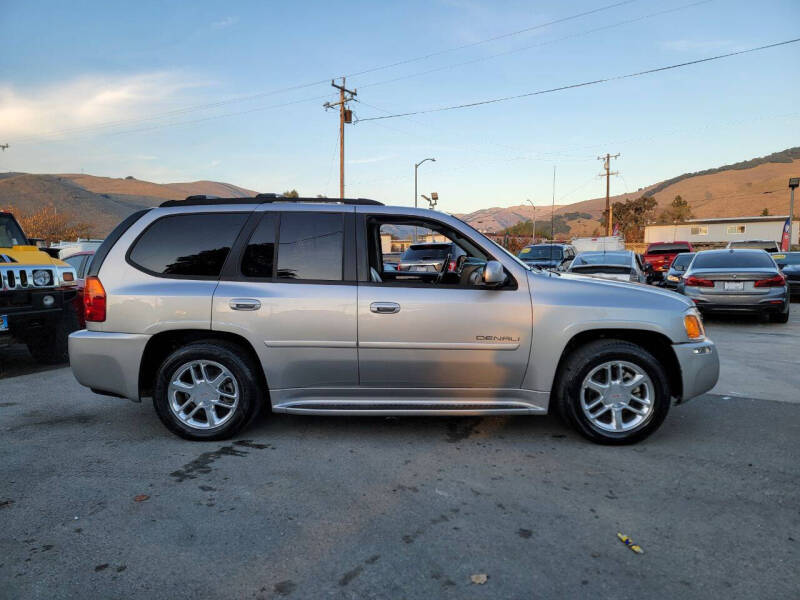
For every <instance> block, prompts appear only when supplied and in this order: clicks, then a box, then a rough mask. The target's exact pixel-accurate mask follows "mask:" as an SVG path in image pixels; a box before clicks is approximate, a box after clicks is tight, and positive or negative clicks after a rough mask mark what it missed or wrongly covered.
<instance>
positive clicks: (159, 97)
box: [0, 72, 209, 140]
mask: <svg viewBox="0 0 800 600" xmlns="http://www.w3.org/2000/svg"><path fill="white" fill-rule="evenodd" d="M208 83H209V82H207V81H202V82H201V81H198V80H196V79H193V78H190V77H188V76H186V75H185V74H177V73H171V72H156V73H141V74H137V75H129V76H116V77H114V76H84V77H80V78H77V79H74V80H72V81H67V82H61V83H56V84H52V85H49V86H47V87H42V88H38V89H34V90H20V89H18V88H15V87H14V86H12V85H10V84H4V83H2V82H0V131H2V132H3V134H4V136H5V137H6V138H8V139H11V140H15V139H19V138H23V139H24V138H26V137H29V136H49V135H58V134H61V132H63V134H61V135H63V136H65V137H69V136H74V135H77V134H78V133H82V131H83V129H84V128H86V127H94V126H99V125H105V124H107V123H115V122H117V121H129V120H131V119H141V118H143V117H147V116H150V115H153V114H154V113H159V112H164V111H168V110H171V109H173V108H176V106H178V107H179V106H185V105H186V104H187V103H188V104H191V103H192V102H194V103H196V102H197V98H196V97H195V98H185V99H183V100H181V99H180V98H181V95H182V92H184V91H185V90H188V89H190V88H195V87H202V86H205V85H208ZM178 101H180V104H177V102H178ZM148 122H149V121H148ZM125 125H126V123H120V124H119V126H120V127H122V126H125ZM127 126H130V124H129V123H127ZM112 129H113V127H112ZM107 130H108V129H104V131H107Z"/></svg>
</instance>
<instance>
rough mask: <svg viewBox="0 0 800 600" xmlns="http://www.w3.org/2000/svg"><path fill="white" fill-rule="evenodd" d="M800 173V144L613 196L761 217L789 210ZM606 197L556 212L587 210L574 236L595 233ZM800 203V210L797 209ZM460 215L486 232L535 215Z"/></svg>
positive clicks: (539, 211)
mask: <svg viewBox="0 0 800 600" xmlns="http://www.w3.org/2000/svg"><path fill="white" fill-rule="evenodd" d="M797 176H800V148H791V149H789V150H785V151H783V152H777V153H775V154H771V155H769V156H766V157H762V158H759V159H752V160H749V161H745V162H742V163H736V164H733V165H726V166H723V167H719V168H716V169H710V170H708V171H703V172H699V173H686V174H684V175H680V176H678V177H675V178H673V179H670V180H667V181H664V182H661V183H658V184H654V185H651V186H648V187H646V188H643V189H640V190H637V191H636V192H630V193H627V194H620V195H617V196H612V197H611V201H612V202H623V201H625V200H627V199H630V198H638V197H639V196H641V195H643V194H647V195H649V196H653V197H654V198H655V199H656V200H657V201H658V205H659V208H658V210H663V209H664V208H665V207H666V206H668V205H669V203H670V202H672V200H673V199H674V198H675V196H681V197H682V198H683V199H684V200H687V201H688V202H689V205H690V206H691V208H692V212H693V213H694V217H695V218H710V217H744V216H757V215H760V214H761V211H762V210H763V209H765V208H766V209H767V210H768V211H769V214H772V215H785V214H788V213H789V191H788V189H787V184H788V181H789V177H797ZM604 210H605V198H592V199H591V200H583V201H581V202H576V203H574V204H567V205H561V206H558V205H557V206H556V211H555V214H556V215H559V214H562V215H564V214H567V213H571V212H577V213H586V214H589V215H591V216H592V219H579V220H575V221H570V222H569V224H570V227H571V231H570V235H572V236H581V235H592V234H594V233H595V231H599V227H600V217H601V215H602V213H603V211H604ZM798 210H800V207H798V208H797V209H795V212H797V211H798ZM536 217H537V221H538V220H539V219H549V218H550V207H541V206H537V207H536ZM460 218H462V219H463V220H465V221H467V222H468V223H470V224H471V225H472V226H473V227H476V228H479V229H481V230H490V231H499V230H501V229H503V228H505V227H509V226H510V225H514V224H516V223H519V222H520V221H524V220H527V219H530V218H531V207H530V206H529V205H522V206H512V207H508V208H487V209H482V210H479V211H475V212H474V213H469V214H466V215H460Z"/></svg>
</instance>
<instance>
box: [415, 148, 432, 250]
mask: <svg viewBox="0 0 800 600" xmlns="http://www.w3.org/2000/svg"><path fill="white" fill-rule="evenodd" d="M427 161H431V162H436V159H435V158H423V159H422V160H421V161H419V162H418V163H414V208H417V199H418V197H417V169H419V166H420V165H421V164H422V163H424V162H427ZM414 243H415V244H416V243H417V228H416V227H414Z"/></svg>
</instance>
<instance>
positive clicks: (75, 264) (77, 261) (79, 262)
mask: <svg viewBox="0 0 800 600" xmlns="http://www.w3.org/2000/svg"><path fill="white" fill-rule="evenodd" d="M85 258H86V256H85V255H80V256H70V257H69V258H65V259H64V262H65V263H67V264H68V265H69V266H70V267H72V268H73V269H75V273H76V274H77V275H78V279H81V278H82V277H83V272H82V269H81V267H82V266H83V261H84V259H85Z"/></svg>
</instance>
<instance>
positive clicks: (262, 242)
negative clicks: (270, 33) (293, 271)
mask: <svg viewBox="0 0 800 600" xmlns="http://www.w3.org/2000/svg"><path fill="white" fill-rule="evenodd" d="M275 221H276V219H275V215H274V214H272V213H266V214H265V215H264V216H263V218H262V219H261V222H260V223H259V224H258V227H256V230H255V231H254V232H253V235H251V236H250V240H249V241H248V242H247V247H246V248H245V250H244V257H242V275H244V276H245V277H272V274H273V269H274V267H275Z"/></svg>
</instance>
